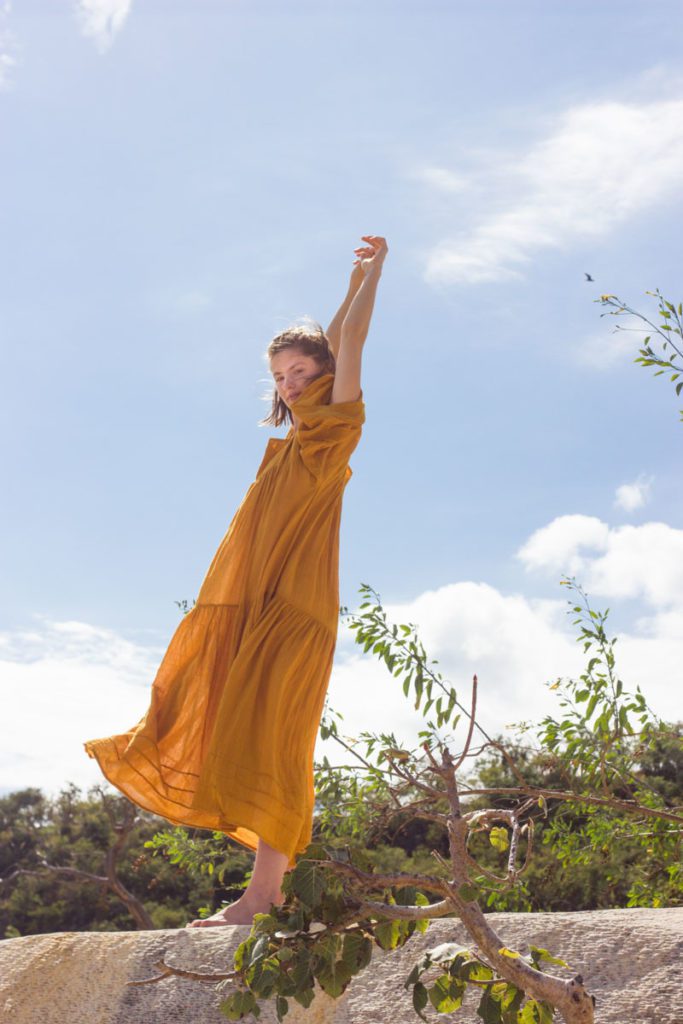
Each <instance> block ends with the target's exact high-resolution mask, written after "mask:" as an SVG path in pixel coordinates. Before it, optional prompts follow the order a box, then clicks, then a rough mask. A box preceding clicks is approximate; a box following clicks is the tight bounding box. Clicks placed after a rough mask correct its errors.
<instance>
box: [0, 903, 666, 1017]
mask: <svg viewBox="0 0 683 1024" xmlns="http://www.w3.org/2000/svg"><path fill="white" fill-rule="evenodd" d="M491 920H492V922H494V923H495V926H496V927H497V929H498V931H499V934H500V935H501V938H502V939H503V941H504V942H505V944H506V945H508V946H510V947H512V948H515V949H519V950H520V951H521V952H526V951H527V950H528V945H529V943H533V944H534V945H539V946H544V947H546V948H547V949H550V950H552V952H553V953H555V954H556V955H558V956H561V957H563V958H564V959H565V960H566V961H567V962H568V963H569V964H571V966H572V968H574V969H575V970H576V971H577V972H580V973H581V974H583V976H584V981H585V984H586V987H587V988H588V991H589V992H591V993H592V994H593V995H595V996H596V998H597V1001H598V1002H597V1015H596V1021H598V1022H599V1024H636V1022H637V1024H641V1022H644V1024H649V1022H652V1024H655V1022H656V1024H683V972H682V971H681V964H682V963H683V955H682V954H683V909H663V910H649V909H637V910H603V911H590V912H582V913H575V914H493V915H491ZM248 934H249V928H248V927H247V926H233V927H225V928H208V929H196V930H195V929H192V930H189V929H188V930H184V929H179V930H177V931H175V930H161V931H152V932H56V933H52V934H50V935H30V936H26V937H24V938H20V939H7V940H5V941H4V942H0V1021H2V1024H5V1022H7V1024H37V1022H40V1024H181V1022H182V1024H185V1022H187V1024H218V1022H220V1021H225V1020H226V1018H225V1017H224V1016H223V1015H222V1014H221V1013H220V1011H219V1009H218V995H217V993H216V992H215V990H214V986H213V985H211V984H207V983H201V982H194V981H186V980H184V979H180V978H167V979H165V980H163V981H160V982H157V983H156V984H152V985H144V986H142V987H137V986H129V985H127V984H126V983H127V982H128V981H131V980H138V979H142V978H149V977H153V976H154V975H155V974H157V973H158V972H157V971H156V970H155V968H154V966H153V964H154V961H155V960H158V959H161V958H163V959H165V960H166V962H167V963H169V964H173V965H174V966H178V967H182V968H184V969H186V970H195V971H200V972H209V971H225V970H226V968H227V969H228V970H229V969H231V967H232V954H233V952H234V950H235V948H236V947H237V945H238V944H239V943H240V942H241V941H242V940H243V939H244V938H246V936H247V935H248ZM451 941H455V942H461V943H462V944H463V945H470V943H468V941H467V939H466V937H465V934H464V932H463V929H462V927H461V926H460V924H459V922H458V921H457V920H456V919H455V918H448V919H440V920H438V921H435V922H433V923H432V924H431V925H430V927H429V929H428V930H427V932H426V933H425V934H424V935H422V934H419V933H417V934H416V935H415V936H413V938H412V939H411V941H410V942H409V943H408V944H407V946H404V947H403V948H402V949H400V950H394V951H393V952H385V951H383V950H381V949H379V948H378V947H376V948H375V950H374V952H373V961H372V964H371V965H370V967H369V968H367V969H366V970H365V971H364V973H363V974H361V975H359V976H358V977H357V978H354V979H353V981H352V982H351V985H350V986H349V988H348V989H347V991H346V992H345V993H344V995H343V996H342V997H341V998H340V999H336V1000H335V999H330V998H329V997H328V996H326V995H325V994H324V993H322V992H320V993H318V994H316V998H315V1000H314V1001H313V1003H312V1004H311V1006H310V1007H309V1009H308V1010H304V1009H303V1007H301V1006H299V1004H298V1003H296V1001H295V1000H293V999H291V1000H290V1001H289V1006H290V1010H289V1013H288V1015H287V1017H286V1018H285V1019H286V1021H288V1022H290V1024H303V1022H306V1024H308V1022H311V1024H313V1022H315V1024H366V1022H367V1024H387V1022H391V1024H404V1022H405V1024H408V1022H410V1024H416V1022H418V1021H419V1018H418V1017H417V1015H416V1014H415V1011H414V1010H413V1008H412V1001H411V994H410V992H409V991H406V990H405V989H404V988H403V982H404V980H405V978H406V977H407V975H408V973H409V972H410V969H411V968H412V966H413V963H414V962H415V961H416V960H417V959H418V957H419V956H420V954H421V953H422V952H423V951H424V950H425V949H428V948H430V947H431V946H436V945H438V943H440V942H451ZM558 973H559V972H558ZM427 1016H428V1017H429V1019H430V1020H434V1021H439V1020H441V1021H453V1022H455V1021H457V1022H458V1024H481V1019H480V1018H479V1017H477V1016H476V1013H475V1010H474V1008H473V1007H472V1004H471V1003H470V1004H469V1006H465V1007H463V1009H462V1010H461V1011H460V1012H458V1013H457V1014H448V1015H441V1016H439V1015H437V1014H436V1013H435V1012H434V1011H433V1010H432V1009H431V1007H429V1008H428V1010H427ZM251 1019H252V1020H253V1019H254V1018H251ZM258 1019H259V1021H261V1022H263V1024H271V1022H272V1021H276V1019H277V1018H276V1016H275V1013H274V1009H273V1007H272V1005H271V1004H270V1003H264V1004H262V1012H261V1016H260V1018H258Z"/></svg>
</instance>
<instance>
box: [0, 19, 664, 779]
mask: <svg viewBox="0 0 683 1024" xmlns="http://www.w3.org/2000/svg"><path fill="white" fill-rule="evenodd" d="M682 29H683V12H682V9H681V5H680V4H679V3H677V2H676V3H674V2H668V0H650V2H648V3H643V2H637V3H635V2H603V3H598V4H596V3H595V2H594V0H592V2H590V3H588V2H585V3H584V2H581V0H578V2H573V3H572V4H566V3H563V2H553V0H542V2H540V0H539V2H535V0H534V2H532V0H519V2H517V3H515V4H511V3H509V2H508V0H499V2H495V0H492V2H488V0H484V2H481V3H464V2H458V0H447V2H446V0H444V2H433V0H432V2H430V0H421V2H420V3H419V4H418V3H407V2H405V0H403V2H401V0H391V2H383V0H363V2H360V0H346V2H345V3H344V4H339V3H337V2H336V0H335V2H327V0H315V2H314V0H310V2H301V0H293V2H288V3H286V4H283V3H276V2H264V0H249V2H248V3H247V2H244V0H220V2H218V0H195V2H193V3H192V4H187V3H185V2H180V0H177V2H173V0H146V2H144V3H143V2H141V0H77V2H76V0H49V2H48V0H43V2H38V0H22V2H21V3H19V2H18V0H13V2H10V0H0V182H1V187H0V233H1V236H2V245H1V246H0V311H1V314H0V357H1V365H2V373H1V374H0V428H1V429H0V466H1V472H2V481H3V485H4V492H3V499H2V502H1V503H0V578H1V579H2V583H3V585H2V587H0V691H1V693H0V697H1V703H2V716H1V718H0V793H7V792H11V791H15V790H18V789H22V788H25V787H27V786H38V787H41V788H42V789H43V791H44V792H46V793H49V794H53V795H54V794H56V793H57V792H58V791H59V790H60V789H61V788H62V787H64V786H66V785H67V784H68V783H70V782H72V783H75V784H76V785H78V786H82V787H84V788H86V787H89V786H92V785H94V784H96V783H99V782H101V781H102V776H101V775H100V773H99V769H98V767H97V765H96V763H95V762H94V761H93V760H91V759H89V758H88V757H87V755H86V753H85V751H84V749H83V742H84V741H85V740H88V739H93V738H97V737H103V736H109V735H114V734H116V733H118V732H123V731H125V730H127V729H128V728H130V727H131V726H132V725H134V724H135V723H136V722H137V721H138V720H139V718H140V717H141V716H142V715H143V714H144V712H145V711H146V709H147V706H148V702H149V693H150V687H151V684H152V682H153V679H154V676H155V673H156V670H157V668H158V665H159V663H160V661H161V658H162V656H163V653H164V651H165V649H166V647H167V646H168V643H169V641H170V639H171V637H172V635H173V633H174V631H175V629H176V628H177V626H178V623H179V621H180V619H181V617H182V610H181V607H180V606H181V605H182V602H183V601H187V602H188V604H189V605H191V604H192V602H193V600H194V599H195V597H196V594H197V592H198V590H199V587H200V585H201V582H202V580H203V578H204V574H205V572H206V570H207V568H208V566H209V564H210V562H211V560H212V558H213V555H214V552H215V551H216V549H217V547H218V545H219V543H220V541H221V539H222V537H223V535H224V533H225V531H226V530H227V528H228V526H229V523H230V521H231V519H232V517H233V515H234V513H235V511H236V510H237V507H238V506H239V504H240V501H241V500H242V497H243V495H244V493H245V491H246V490H247V488H248V486H249V485H250V483H251V482H252V480H253V479H254V476H255V473H256V469H257V468H258V465H259V463H260V461H261V458H262V455H263V451H264V448H265V445H266V442H267V438H268V437H269V436H284V433H285V430H286V428H285V427H281V428H279V429H274V428H269V427H263V426H259V425H258V421H259V419H261V418H262V417H263V416H264V415H265V414H266V411H267V408H268V406H267V401H266V400H267V399H268V396H269V395H270V393H271V391H272V379H271V377H270V375H269V370H268V365H267V361H266V358H265V351H266V347H267V345H268V342H269V341H270V339H271V338H272V337H273V336H274V335H275V334H276V333H278V332H279V331H281V330H282V329H284V328H285V327H286V326H288V324H290V323H291V322H292V321H294V320H295V319H296V318H298V317H300V316H303V315H309V316H312V317H314V318H315V319H316V320H318V321H319V322H321V323H322V324H323V326H327V324H328V323H329V321H330V320H331V319H332V317H333V316H334V313H335V312H336V309H337V308H338V306H339V304H340V303H341V301H342V299H343V297H344V295H345V293H346V288H347V284H348V278H349V275H350V273H351V269H352V265H353V258H354V254H353V250H354V248H355V247H356V246H358V245H360V244H361V236H363V235H368V234H377V235H382V236H384V237H385V238H386V239H387V243H388V247H389V252H388V255H387V258H386V261H385V264H384V270H383V274H382V277H381V280H380V284H379V288H378V293H377V299H376V304H375V311H374V316H373V320H372V325H371V328H370V332H369V335H368V338H367V341H366V343H365V348H364V353H363V369H362V386H363V394H364V400H365V407H366V422H365V425H364V429H363V436H362V438H361V441H360V443H359V445H358V447H357V449H356V451H355V452H354V454H353V456H352V459H351V467H352V469H353V478H352V480H351V481H350V482H349V484H348V486H347V488H346V491H345V493H344V499H343V514H342V526H341V535H340V599H341V603H342V604H343V605H346V606H347V607H348V608H349V610H351V611H353V610H356V609H357V608H358V605H359V603H360V601H361V596H360V588H361V585H362V584H364V583H366V584H369V585H370V586H371V587H373V588H374V590H375V591H377V592H378V593H379V595H380V597H381V600H382V604H383V606H384V609H385V611H386V613H387V616H388V618H389V620H390V621H391V622H396V623H414V624H415V625H416V627H417V628H418V631H419V635H420V639H421V641H422V642H423V644H424V646H425V649H426V651H427V654H428V657H429V658H430V659H437V660H438V662H439V670H440V672H441V673H442V675H443V676H444V677H445V678H447V679H448V681H449V682H450V683H451V684H452V685H454V686H456V688H457V690H458V693H459V694H460V696H461V698H462V699H463V700H464V702H465V703H467V701H468V699H469V686H470V680H471V678H472V675H473V674H474V673H475V672H476V673H477V675H478V679H479V714H480V717H481V720H482V722H483V723H484V725H485V726H486V727H487V728H489V729H492V730H501V731H503V733H504V734H505V735H512V733H510V732H508V731H506V729H507V727H509V726H510V724H511V723H514V722H518V721H520V720H527V721H537V720H539V719H540V718H541V717H542V716H543V715H545V714H547V713H553V714H557V713H558V712H559V708H558V706H557V700H556V696H555V695H554V694H553V693H552V692H551V691H550V690H549V688H548V684H549V683H551V682H554V681H555V679H556V678H558V677H559V676H564V677H573V678H576V676H577V675H578V674H580V673H581V672H582V671H583V670H584V668H585V664H586V660H587V659H586V658H584V656H583V652H582V647H581V646H580V645H578V644H577V640H576V638H577V635H578V634H577V630H576V626H575V625H573V624H572V620H573V616H572V615H571V614H569V615H568V609H569V607H570V606H569V604H568V600H569V597H570V595H569V594H568V592H567V589H566V587H564V586H562V585H561V583H560V580H561V579H562V578H563V576H565V575H572V576H574V577H575V578H576V580H577V582H579V583H580V584H581V585H582V587H583V588H584V589H585V591H586V592H587V594H588V597H589V600H590V602H591V605H592V607H593V608H594V609H598V610H601V611H604V610H605V609H607V608H608V609H609V617H608V624H607V625H608V633H609V634H610V635H613V636H617V637H618V643H617V645H616V649H615V653H616V655H617V670H618V672H619V674H620V676H621V678H622V679H623V681H624V685H625V687H626V688H627V689H630V690H634V689H635V687H636V685H639V686H640V687H641V688H642V690H643V691H644V693H645V694H646V696H647V698H648V700H649V702H650V704H651V706H652V707H653V709H654V710H655V712H656V713H657V714H659V715H662V716H663V717H665V718H668V719H674V718H679V717H681V701H680V694H681V668H680V666H681V664H682V663H683V473H682V472H681V470H682V469H683V460H682V458H681V441H682V440H683V433H682V431H683V425H681V423H680V418H679V412H678V410H679V408H680V406H681V402H680V401H677V398H676V395H675V392H674V387H673V385H672V384H671V383H670V382H669V381H668V379H667V378H665V377H659V378H657V379H655V378H654V377H653V373H652V370H651V369H647V370H646V369H644V368H642V367H641V366H638V365H637V364H635V363H634V361H633V360H634V358H635V357H636V356H637V355H638V348H639V344H640V343H642V334H641V333H638V332H637V331H631V332H626V331H621V332H619V331H615V327H616V324H617V321H615V319H614V318H610V317H606V316H601V314H602V313H603V312H604V309H603V307H602V306H601V305H600V302H599V298H600V295H601V294H615V295H617V296H618V297H619V298H620V299H622V300H623V301H625V302H627V303H629V305H631V306H633V307H635V308H637V309H639V310H642V311H643V312H645V313H647V314H648V315H649V316H652V315H653V314H654V313H655V303H654V300H653V299H652V298H651V297H650V296H648V295H647V294H646V293H647V291H648V290H650V291H653V290H654V289H655V288H659V289H660V290H661V292H662V293H663V294H664V295H666V296H667V297H668V298H669V299H670V300H671V301H675V302H676V303H677V302H679V301H680V300H681V299H682V298H683V294H682V292H683V280H682V276H681V250H680V223H681V215H682V214H683V192H682V189H681V182H683V74H682V73H681V71H680V49H679V42H678V41H679V39H680V34H681V30H682ZM587 273H588V274H590V275H591V277H592V278H593V281H588V280H587V278H586V274H587ZM618 322H619V323H622V324H624V326H626V325H627V324H630V325H631V326H633V327H635V326H637V323H636V322H632V321H626V322H624V321H623V320H621V321H618ZM571 603H572V604H573V603H574V601H572V602H571ZM328 695H329V704H330V706H331V707H332V708H333V709H334V710H335V711H337V712H339V713H340V714H342V715H343V725H342V726H341V731H342V732H343V733H344V734H345V735H348V736H358V735H359V733H360V732H362V731H369V732H373V731H374V732H380V731H383V732H390V731H393V732H394V733H395V735H396V738H397V740H398V741H399V742H400V743H401V744H403V745H408V746H410V745H412V744H414V743H415V737H416V733H417V731H418V730H419V729H421V728H423V727H424V721H423V719H422V718H421V716H420V715H419V714H418V713H417V712H415V710H414V709H413V707H412V704H411V701H409V700H407V699H406V698H405V697H404V695H403V692H402V688H401V684H400V681H399V680H397V679H395V678H394V677H392V676H391V675H390V674H389V673H388V671H387V669H386V667H385V666H384V664H383V663H382V662H380V661H379V660H378V659H377V657H376V656H375V657H373V656H372V654H370V653H368V654H364V653H363V651H362V649H361V648H360V647H359V646H358V645H357V644H356V643H355V642H354V633H353V631H352V630H351V629H350V628H349V626H348V624H342V625H341V626H340V630H339V637H338V642H337V649H336V654H335V664H334V668H333V672H332V677H331V680H330V687H329V691H328ZM323 753H325V754H327V756H328V757H329V758H330V760H331V761H332V763H339V759H340V754H339V751H338V749H337V748H336V747H335V745H334V744H333V743H332V742H331V741H328V742H326V743H322V742H321V741H320V740H318V745H317V747H316V756H317V757H318V758H320V757H321V756H322V754H323ZM342 760H344V761H345V762H346V761H347V760H348V759H347V758H346V756H344V757H342Z"/></svg>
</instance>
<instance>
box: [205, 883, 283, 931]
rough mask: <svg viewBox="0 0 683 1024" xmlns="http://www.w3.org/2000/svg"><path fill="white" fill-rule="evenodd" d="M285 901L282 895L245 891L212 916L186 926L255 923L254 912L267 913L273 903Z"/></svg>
mask: <svg viewBox="0 0 683 1024" xmlns="http://www.w3.org/2000/svg"><path fill="white" fill-rule="evenodd" d="M283 902H284V897H283V896H282V895H280V896H278V897H276V898H273V899H271V900H269V899H264V898H258V897H256V896H251V895H250V894H249V893H247V892H245V893H244V895H243V896H240V898H239V899H238V900H236V901H235V902H234V903H231V904H230V906H228V907H223V909H222V910H219V911H218V912H217V913H215V914H212V916H211V917H203V918H197V919H196V920H195V921H190V922H189V923H188V924H186V925H185V927H186V928H213V927H215V926H216V925H224V924H253V921H254V914H267V913H268V911H269V910H270V905H271V903H276V904H278V906H279V905H280V904H281V903H283Z"/></svg>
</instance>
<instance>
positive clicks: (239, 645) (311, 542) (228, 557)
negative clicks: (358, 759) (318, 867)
mask: <svg viewBox="0 0 683 1024" xmlns="http://www.w3.org/2000/svg"><path fill="white" fill-rule="evenodd" d="M362 241H363V242H364V243H365V244H364V245H362V246H359V247H358V248H357V249H355V250H354V251H355V253H356V258H355V260H354V268H353V271H352V273H351V280H350V284H349V289H348V293H347V295H346V298H345V299H344V302H343V303H342V305H341V307H340V309H339V311H338V312H337V314H336V316H335V318H334V320H333V321H332V323H331V324H330V326H329V328H328V330H327V332H326V333H324V332H323V331H322V328H320V327H319V325H316V326H317V327H318V329H317V330H311V329H306V328H297V327H293V328H289V329H288V330H286V331H284V332H282V333H280V334H278V335H277V336H276V337H275V338H274V339H273V340H272V341H271V343H270V345H269V346H268V352H267V356H268V359H269V364H270V370H271V373H272V376H273V379H274V383H275V390H274V393H273V401H272V409H271V412H270V415H269V416H268V417H267V418H266V420H264V421H263V422H265V423H273V424H274V425H275V426H279V424H280V423H282V422H289V423H290V424H291V426H290V429H289V432H288V433H287V436H286V437H284V438H278V437H271V438H270V439H269V441H268V444H267V445H266V451H265V455H264V457H263V460H262V462H261V465H260V466H259V469H258V471H257V474H256V479H255V480H254V482H253V483H252V484H251V486H250V487H249V489H248V491H247V493H246V495H245V497H244V499H243V500H242V503H241V505H240V507H239V508H238V510H237V512H236V514H235V516H234V518H233V520H232V522H231V524H230V526H229V527H228V531H227V533H226V534H225V537H224V538H223V540H222V541H221V544H220V546H219V548H218V550H217V552H216V554H215V556H214V558H213V561H212V562H211V565H210V566H209V569H208V571H207V573H206V576H205V578H204V582H203V583H202V585H201V588H200V591H199V594H198V596H197V601H196V603H195V605H194V607H193V608H192V610H191V611H190V612H188V613H187V615H185V616H184V617H183V619H182V621H181V622H180V624H179V626H178V628H177V629H176V631H175V633H174V635H173V637H172V639H171V642H170V644H169V647H168V649H167V651H166V653H165V655H164V658H163V660H162V663H161V665H160V667H159V670H158V672H157V675H156V677H155V679H154V683H153V685H152V693H151V703H150V707H149V709H148V711H147V713H146V715H145V716H144V717H143V718H142V719H141V720H140V722H139V723H138V724H137V725H136V726H135V727H134V728H133V729H131V730H129V731H128V732H126V733H123V734H122V735H119V736H110V737H107V738H105V739H97V740H90V741H88V742H87V743H85V744H84V745H85V749H86V751H87V753H88V754H89V755H90V757H94V758H96V759H97V761H98V763H99V766H100V768H101V770H102V772H103V773H104V775H105V776H106V778H107V779H108V780H109V781H110V782H111V783H113V784H114V785H115V786H117V787H118V789H120V790H121V791H122V792H123V793H125V795H126V796H127V797H128V798H129V799H130V800H132V801H134V802H135V803H136V804H138V805H139V806H140V807H144V808H146V809H147V810H149V811H152V812H153V813H155V814H159V815H161V816H162V817H164V818H166V819H167V820H168V821H171V822H173V823H175V824H179V825H185V826H190V827H196V828H205V829H211V830H214V831H220V832H225V833H226V834H227V835H229V836H231V837H232V838H233V839H235V840H236V841H237V842H238V843H241V844H242V845H244V846H246V847H248V848H249V849H251V850H255V851H256V858H255V863H254V870H253V872H252V877H251V880H250V882H249V886H248V888H247V889H246V890H245V892H244V894H243V895H242V896H241V897H240V898H239V899H238V900H237V901H236V902H235V903H232V904H230V905H229V906H227V907H224V908H223V909H222V910H220V911H219V912H218V913H216V914H214V915H213V917H209V918H206V919H204V920H201V919H198V920H195V921H192V922H191V923H189V924H188V925H187V926H186V927H188V928H192V927H207V926H208V927H211V926H215V925H225V924H251V923H252V919H253V916H254V914H255V913H258V912H266V911H267V910H269V908H270V906H271V904H272V903H275V904H279V903H281V902H282V901H283V895H282V891H281V888H280V887H281V883H282V879H283V876H284V874H285V871H287V870H288V868H292V867H294V865H295V863H296V857H297V854H299V853H302V852H303V851H304V850H305V849H306V846H307V845H308V843H309V842H310V840H311V836H312V822H313V806H314V799H315V793H314V788H313V755H314V748H315V740H316V736H317V733H318V727H319V724H320V716H321V714H322V710H323V705H324V701H325V695H326V692H327V686H328V683H329V677H330V674H331V671H332V661H333V655H334V650H335V646H336V640H337V628H338V620H339V579H338V573H339V569H338V556H339V525H340V517H341V505H342V497H343V492H344V489H345V487H346V484H347V483H348V481H349V479H350V478H351V475H352V470H351V468H350V467H349V465H348V462H349V457H350V456H351V454H352V452H353V451H354V449H355V448H356V446H357V444H358V441H359V440H360V436H361V431H362V425H363V423H364V422H365V404H364V401H363V392H362V389H361V380H360V370H361V355H362V350H363V344H364V342H365V338H366V336H367V334H368V330H369V327H370V319H371V316H372V310H373V306H374V301H375V294H376V291H377V285H378V283H379V278H380V275H381V273H382V266H383V263H384V258H385V256H386V254H387V251H388V249H387V244H386V241H385V240H384V238H381V237H379V236H377V235H364V236H363V237H362Z"/></svg>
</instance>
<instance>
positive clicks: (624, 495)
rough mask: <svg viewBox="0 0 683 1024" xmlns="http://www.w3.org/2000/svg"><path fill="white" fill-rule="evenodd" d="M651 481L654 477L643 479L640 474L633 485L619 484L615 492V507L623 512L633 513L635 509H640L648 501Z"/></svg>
mask: <svg viewBox="0 0 683 1024" xmlns="http://www.w3.org/2000/svg"><path fill="white" fill-rule="evenodd" d="M653 480H654V477H652V476H650V477H645V476H643V475H642V474H641V475H640V476H639V477H638V479H637V480H634V481H633V483H630V484H621V486H620V487H617V490H616V494H615V498H614V504H615V506H616V507H617V508H620V509H623V510H624V512H634V511H635V510H636V509H637V508H642V507H643V505H644V504H645V503H646V502H647V501H649V500H650V494H651V490H652V481H653Z"/></svg>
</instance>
